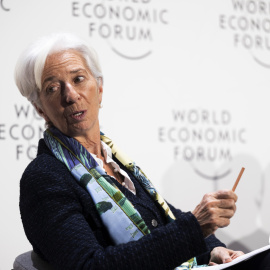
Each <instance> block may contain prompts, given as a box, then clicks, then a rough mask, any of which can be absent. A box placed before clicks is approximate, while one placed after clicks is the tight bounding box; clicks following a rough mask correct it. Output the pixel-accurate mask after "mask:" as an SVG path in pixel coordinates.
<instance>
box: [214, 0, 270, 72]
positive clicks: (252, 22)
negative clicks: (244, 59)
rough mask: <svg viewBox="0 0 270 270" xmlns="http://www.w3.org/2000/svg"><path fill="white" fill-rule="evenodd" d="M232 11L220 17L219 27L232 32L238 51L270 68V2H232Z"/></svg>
mask: <svg viewBox="0 0 270 270" xmlns="http://www.w3.org/2000/svg"><path fill="white" fill-rule="evenodd" d="M228 3H231V4H232V5H231V7H232V11H231V12H228V11H226V12H224V13H222V14H220V15H219V27H220V29H222V31H226V32H230V33H231V35H232V43H233V45H234V47H235V48H236V49H240V50H245V51H247V52H249V54H250V55H251V57H252V58H253V60H254V61H255V62H256V63H258V64H260V65H261V66H263V67H266V68H270V37H269V34H270V18H269V15H270V1H269V0H268V1H252V0H232V1H231V2H228Z"/></svg>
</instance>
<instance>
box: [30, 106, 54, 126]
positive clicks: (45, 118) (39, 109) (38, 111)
mask: <svg viewBox="0 0 270 270" xmlns="http://www.w3.org/2000/svg"><path fill="white" fill-rule="evenodd" d="M32 104H33V106H34V107H35V109H36V111H37V113H38V114H39V115H40V116H41V117H42V118H43V119H44V120H45V121H46V122H47V123H48V122H49V121H50V119H49V117H48V116H47V115H46V114H45V113H44V111H43V110H42V109H41V108H40V106H39V105H37V104H36V103H32Z"/></svg>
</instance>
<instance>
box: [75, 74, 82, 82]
mask: <svg viewBox="0 0 270 270" xmlns="http://www.w3.org/2000/svg"><path fill="white" fill-rule="evenodd" d="M83 80H84V77H83V76H78V77H75V79H74V82H75V83H79V82H82V81H83Z"/></svg>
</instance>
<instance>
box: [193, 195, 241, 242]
mask: <svg viewBox="0 0 270 270" xmlns="http://www.w3.org/2000/svg"><path fill="white" fill-rule="evenodd" d="M236 201H237V195H236V194H235V193H234V192H233V191H231V190H220V191H217V192H213V193H208V194H206V195H204V197H203V199H202V201H201V202H200V204H198V205H197V207H196V208H195V210H194V211H193V212H192V214H193V215H194V216H195V217H196V218H197V220H198V222H199V224H200V225H201V228H202V231H203V235H204V237H207V236H209V235H211V234H213V233H214V232H215V231H216V230H217V229H218V228H222V227H226V226H228V225H229V224H230V218H231V217H232V216H233V215H234V213H235V211H236V205H235V203H236Z"/></svg>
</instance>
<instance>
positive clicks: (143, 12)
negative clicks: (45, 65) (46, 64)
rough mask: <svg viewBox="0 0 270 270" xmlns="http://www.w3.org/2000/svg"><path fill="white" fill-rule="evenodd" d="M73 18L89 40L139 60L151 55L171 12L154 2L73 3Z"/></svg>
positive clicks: (139, 0)
mask: <svg viewBox="0 0 270 270" xmlns="http://www.w3.org/2000/svg"><path fill="white" fill-rule="evenodd" d="M71 9H72V16H73V17H74V18H78V19H80V21H81V22H85V23H86V24H87V29H88V36H89V37H91V38H92V37H97V38H101V39H103V40H106V41H107V43H108V45H109V46H110V48H111V49H112V51H113V52H114V53H116V54H117V55H118V56H120V57H123V58H126V59H129V60H139V59H143V58H145V57H147V56H149V55H150V54H151V53H152V47H153V42H154V41H155V36H156V35H157V34H158V31H159V30H160V29H161V28H164V27H167V25H168V10H167V9H165V8H163V7H160V5H158V6H157V5H156V4H155V3H154V1H153V2H151V0H138V1H117V2H116V1H94V0H93V1H87V2H84V1H81V2H78V1H76V2H71Z"/></svg>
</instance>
